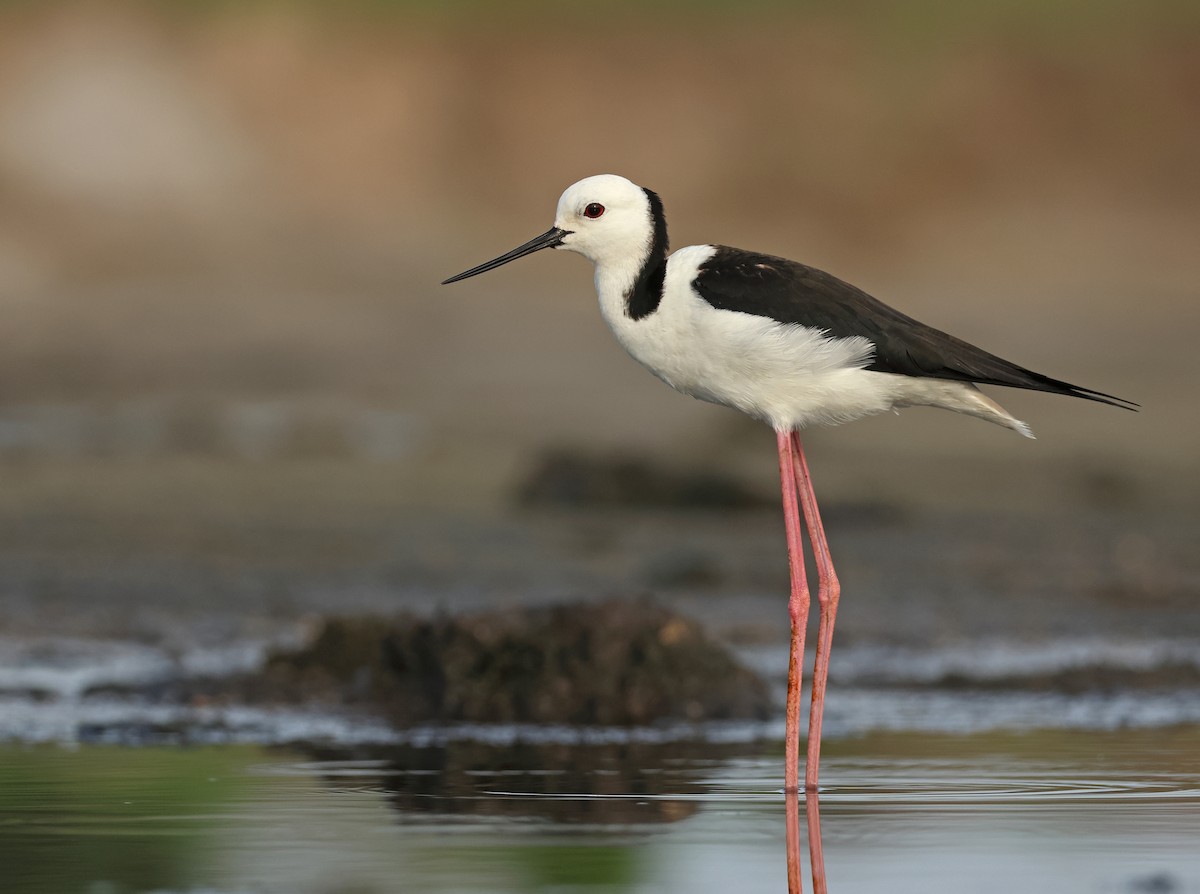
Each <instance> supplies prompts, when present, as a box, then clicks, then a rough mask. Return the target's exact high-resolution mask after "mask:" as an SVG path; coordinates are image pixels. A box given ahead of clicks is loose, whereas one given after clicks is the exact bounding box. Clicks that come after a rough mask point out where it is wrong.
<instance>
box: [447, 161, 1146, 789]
mask: <svg viewBox="0 0 1200 894" xmlns="http://www.w3.org/2000/svg"><path fill="white" fill-rule="evenodd" d="M544 248H562V249H566V250H568V251H573V252H577V253H579V254H581V255H583V256H584V257H585V258H587V259H588V260H590V261H591V262H592V263H593V264H595V267H596V291H597V293H598V294H599V296H600V312H601V314H602V315H603V316H604V320H605V322H607V323H608V325H609V328H611V329H612V331H613V333H614V334H615V335H616V337H617V340H618V341H619V342H620V343H621V344H622V345H623V346H624V347H625V349H626V350H627V351H628V352H629V353H630V354H632V355H633V357H634V358H635V359H636V360H638V361H639V362H641V363H642V364H643V365H644V366H646V367H647V368H648V369H649V370H650V371H651V372H652V373H654V375H656V376H658V377H659V378H660V379H662V380H663V381H664V382H666V383H667V384H668V385H670V386H671V387H672V388H675V389H677V390H679V391H682V392H683V393H684V394H690V395H691V396H693V397H697V398H700V399H701V400H706V401H711V402H713V403H717V404H724V405H726V406H730V407H734V408H735V409H738V410H741V411H742V412H744V413H747V414H749V415H750V416H753V417H754V418H756V419H760V420H762V421H763V422H766V423H767V424H768V425H770V426H771V427H772V428H773V429H774V430H775V435H776V442H777V443H776V446H777V448H778V451H779V471H780V478H781V483H782V488H783V505H784V521H785V525H786V533H787V545H788V556H789V561H790V565H791V580H792V587H791V598H790V600H789V603H788V608H789V614H790V616H791V625H792V630H791V633H792V637H791V660H790V665H789V668H788V694H787V734H786V760H787V766H786V770H785V790H786V791H788V792H795V791H797V790H798V788H799V758H800V678H801V665H802V663H803V656H804V633H805V628H806V622H807V618H808V608H809V590H808V582H807V580H806V577H805V570H804V552H803V545H802V536H803V535H802V531H801V519H800V511H801V510H803V513H804V520H805V522H806V524H807V528H808V537H809V541H810V542H811V543H812V548H813V553H814V554H815V556H816V565H817V575H818V585H817V602H818V604H819V607H820V624H819V627H818V633H817V657H816V666H815V668H814V671H813V692H812V704H811V708H810V712H809V719H808V755H807V764H806V770H805V788H806V789H808V790H809V791H815V790H816V788H817V771H818V761H819V759H820V747H821V718H822V715H823V711H824V705H825V684H826V679H827V677H828V672H829V649H830V644H831V642H832V638H833V624H834V619H835V617H836V614H837V605H838V597H839V595H840V592H841V588H840V585H839V584H838V579H837V574H836V572H835V571H834V568H833V560H832V559H831V558H830V555H829V546H828V543H827V542H826V539H825V530H824V528H823V526H822V525H821V517H820V514H819V512H818V511H817V499H816V496H815V495H814V493H813V487H812V482H811V480H810V478H809V474H808V464H807V462H806V460H805V457H804V450H803V448H802V446H801V444H800V430H801V429H802V428H804V427H805V426H808V425H813V424H824V425H831V424H837V423H842V422H849V421H851V420H853V419H858V418H861V417H863V416H870V415H873V414H876V413H883V412H885V411H888V410H893V409H896V408H899V407H908V406H929V407H941V408H942V409H945V410H953V411H955V412H957V413H966V414H967V415H970V416H976V417H978V418H980V419H985V420H987V421H988V422H994V423H996V424H997V425H1002V426H1004V427H1006V428H1011V429H1013V430H1014V431H1017V432H1019V433H1020V434H1022V435H1024V436H1026V437H1029V438H1032V437H1033V433H1032V432H1031V431H1030V430H1029V426H1027V425H1026V424H1025V423H1024V422H1021V421H1020V420H1019V419H1016V418H1015V417H1013V416H1012V415H1011V414H1010V413H1008V412H1007V411H1006V410H1005V409H1003V408H1002V407H1001V406H1000V405H999V404H997V403H995V402H994V401H992V400H990V399H989V398H988V397H986V396H984V394H983V393H982V392H981V391H980V390H979V389H978V388H977V387H976V385H977V384H984V385H1006V386H1009V387H1012V388H1027V389H1031V390H1034V391H1049V392H1051V393H1053V394H1065V395H1069V396H1071V397H1082V398H1084V399H1086V400H1093V401H1099V402H1100V403H1106V404H1112V405H1114V406H1119V407H1124V408H1125V409H1133V408H1135V407H1136V406H1137V405H1136V404H1133V403H1131V402H1130V401H1126V400H1122V399H1121V398H1117V397H1114V396H1112V395H1111V394H1104V393H1103V392H1100V391H1093V390H1092V389H1090V388H1081V387H1079V386H1077V385H1071V384H1068V383H1067V382H1063V381H1060V380H1058V379H1051V378H1049V377H1048V376H1044V375H1041V374H1040V373H1035V372H1032V371H1031V370H1028V369H1025V368H1023V367H1020V366H1017V365H1016V364H1014V363H1010V362H1008V361H1007V360H1002V359H1001V358H999V357H997V356H995V355H993V354H989V353H988V352H987V351H983V350H981V349H979V348H977V347H975V346H974V345H970V344H967V343H966V342H964V341H961V340H959V339H957V338H955V337H953V336H951V335H947V334H946V333H944V332H940V331H938V330H937V329H933V328H931V327H929V326H926V325H924V324H923V323H919V322H917V321H916V320H914V319H912V318H910V317H907V316H905V315H904V314H902V313H900V312H899V311H896V310H893V309H892V308H890V307H888V306H887V305H886V304H883V303H882V302H880V301H877V300H876V299H874V298H872V297H871V296H870V295H868V294H866V293H865V292H863V291H862V290H860V289H857V288H855V287H854V286H852V285H849V284H848V283H845V282H842V281H841V280H840V279H837V278H836V277H834V276H830V275H829V274H828V273H824V272H822V271H820V270H816V269H814V268H812V267H807V266H805V265H804V264H799V263H796V262H795V261H789V260H786V259H784V258H777V257H773V256H771V255H765V254H759V253H757V252H752V251H742V250H740V249H736V248H728V247H726V246H721V245H690V246H688V247H687V248H681V249H679V250H678V251H676V252H674V253H673V254H668V249H667V223H666V218H665V217H664V216H663V206H662V202H661V200H660V199H659V197H658V196H657V195H656V194H655V193H653V192H651V191H650V190H648V189H644V188H642V187H640V186H638V185H636V184H634V183H632V182H630V181H629V180H626V179H625V178H624V177H618V176H616V175H613V174H601V175H599V176H596V177H588V178H587V179H585V180H580V181H579V182H578V183H576V184H574V185H573V186H571V187H569V188H568V189H567V190H566V192H564V193H563V194H562V197H561V198H560V199H559V200H558V210H557V213H556V215H555V218H554V226H553V227H551V228H550V229H549V230H547V231H546V232H545V233H543V234H542V235H541V236H538V237H536V238H534V239H531V240H530V241H529V242H526V243H525V244H524V245H521V246H519V247H517V248H514V249H513V250H512V251H510V252H508V253H507V254H504V255H501V256H500V257H498V258H495V259H494V260H491V261H488V262H487V263H484V264H480V265H479V266H478V267H472V268H471V269H470V270H467V271H465V272H463V273H460V274H458V275H457V276H452V277H450V278H449V279H447V280H446V281H445V283H443V284H446V283H452V282H457V281H458V280H461V279H466V278H467V277H469V276H475V275H476V274H479V273H484V272H485V271H488V270H492V269H494V268H496V267H499V266H501V265H502V264H507V263H508V262H509V261H513V260H516V259H517V258H520V257H523V256H525V255H528V254H532V253H533V252H535V251H540V250H541V249H544Z"/></svg>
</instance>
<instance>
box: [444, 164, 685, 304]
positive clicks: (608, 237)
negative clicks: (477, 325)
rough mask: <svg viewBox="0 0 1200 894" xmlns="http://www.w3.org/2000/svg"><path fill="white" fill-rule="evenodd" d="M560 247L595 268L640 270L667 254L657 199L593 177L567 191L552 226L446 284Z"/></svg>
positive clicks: (625, 183)
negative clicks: (654, 257)
mask: <svg viewBox="0 0 1200 894" xmlns="http://www.w3.org/2000/svg"><path fill="white" fill-rule="evenodd" d="M543 248H563V249H566V250H567V251H573V252H577V253H578V254H581V255H583V256H584V257H585V258H587V259H588V260H589V261H591V262H592V263H594V264H596V265H597V266H604V265H619V266H625V267H628V266H632V267H633V269H635V270H636V269H637V268H638V267H640V266H641V265H642V264H643V263H644V261H645V260H646V258H647V257H648V255H649V253H650V252H652V251H653V252H658V253H660V254H663V255H665V253H666V248H667V225H666V222H665V220H664V219H663V213H662V203H661V202H660V201H659V199H658V196H657V195H655V194H654V193H652V192H651V191H650V190H648V189H643V188H642V187H640V186H638V185H637V184H636V183H633V182H632V181H630V180H626V179H625V178H624V177H618V176H617V175H616V174H597V175H596V176H594V177H586V178H584V179H583V180H580V181H579V182H578V183H574V184H572V185H571V186H568V187H567V189H566V191H565V192H563V194H562V196H561V197H560V198H559V200H558V209H557V211H556V212H555V215H554V226H553V227H551V228H550V229H549V230H547V231H546V232H545V233H543V234H542V235H541V236H537V237H535V238H533V239H531V240H529V241H528V242H526V243H525V244H524V245H520V246H518V247H517V248H514V249H513V250H512V251H510V252H508V253H507V254H503V255H501V256H500V257H498V258H494V259H493V260H491V261H487V262H485V263H483V264H480V265H479V266H478V267H472V268H471V269H470V270H466V271H464V272H463V273H460V274H458V275H457V276H452V277H450V278H449V279H447V280H445V282H444V283H443V285H445V284H446V283H452V282H458V281H459V280H460V279H466V278H467V277H469V276H475V275H477V274H479V273H485V272H486V271H488V270H494V269H495V268H496V267H499V266H501V265H502V264H507V263H508V262H509V261H515V260H516V259H517V258H520V257H524V256H525V255H527V254H532V253H533V252H535V251H540V250H541V249H543Z"/></svg>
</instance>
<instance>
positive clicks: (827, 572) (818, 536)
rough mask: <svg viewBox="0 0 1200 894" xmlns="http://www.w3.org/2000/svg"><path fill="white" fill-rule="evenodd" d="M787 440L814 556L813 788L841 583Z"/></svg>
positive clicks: (809, 779) (809, 783)
mask: <svg viewBox="0 0 1200 894" xmlns="http://www.w3.org/2000/svg"><path fill="white" fill-rule="evenodd" d="M791 442H792V448H793V449H792V459H793V462H794V463H795V467H796V469H795V477H796V479H797V484H798V489H799V491H800V505H801V506H803V507H804V517H805V520H806V521H807V522H808V539H809V541H810V542H811V543H812V548H813V554H814V555H815V556H816V560H817V581H818V584H817V603H818V605H819V608H820V611H821V623H820V626H819V627H818V629H817V663H816V667H815V668H814V669H813V692H812V705H811V706H810V708H809V713H808V760H807V763H806V765H805V769H804V788H805V789H806V790H807V791H810V792H815V791H816V790H817V773H818V770H819V768H820V762H821V719H822V717H823V716H824V714H825V683H826V682H827V681H828V679H829V648H830V646H831V645H833V622H834V620H835V619H836V618H837V606H838V599H839V597H840V596H841V594H842V586H841V584H839V583H838V579H837V572H836V571H834V570H833V558H832V557H831V556H830V555H829V544H828V542H827V541H826V540H825V528H824V526H823V525H822V524H821V513H820V512H819V511H818V510H817V496H816V494H814V493H813V487H812V479H811V478H810V477H809V474H808V462H807V461H806V460H805V459H804V448H803V447H802V446H801V444H800V433H799V432H792V433H791Z"/></svg>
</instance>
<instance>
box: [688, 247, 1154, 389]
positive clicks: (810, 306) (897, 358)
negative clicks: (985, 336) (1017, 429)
mask: <svg viewBox="0 0 1200 894" xmlns="http://www.w3.org/2000/svg"><path fill="white" fill-rule="evenodd" d="M694 286H695V289H696V291H697V292H698V293H699V294H700V297H701V298H703V299H704V300H705V301H706V302H708V303H709V304H711V305H712V306H713V307H716V308H719V309H721V310H733V311H739V312H741V313H748V314H754V315H755V316H760V317H769V318H770V319H772V320H776V321H778V322H780V323H794V324H797V325H800V326H806V327H809V328H812V329H820V330H823V331H825V332H827V333H828V334H829V335H832V336H835V337H838V338H848V337H851V336H860V337H862V338H865V339H867V340H868V341H870V342H871V343H872V344H873V345H874V346H875V352H874V355H873V357H872V359H871V362H870V363H869V364H867V366H866V367H865V368H866V369H869V370H874V371H876V372H887V373H896V374H898V375H903V376H916V377H925V378H933V379H955V380H958V381H963V382H975V383H978V384H983V385H1006V386H1008V387H1010V388H1028V389H1031V390H1034V391H1049V392H1052V393H1054V394H1066V395H1070V396H1071V397H1082V398H1084V399H1085V400H1094V401H1099V402H1100V403H1105V404H1111V405H1113V406H1116V407H1123V408H1124V409H1133V408H1135V407H1136V406H1137V404H1135V403H1132V402H1131V401H1127V400H1123V399H1122V398H1119V397H1114V396H1113V395H1111V394H1105V393H1104V392H1102V391H1093V390H1092V389H1090V388H1081V387H1079V386H1078V385H1072V384H1070V383H1069V382H1063V381H1060V380H1058V379H1052V378H1050V377H1049V376H1043V375H1042V374H1040V373H1035V372H1033V371H1032V370H1028V369H1025V368H1024V367H1021V366H1017V365H1016V364H1015V363H1010V362H1008V361H1007V360H1004V359H1001V358H1000V357H997V356H996V355H995V354H989V353H988V352H987V351H984V350H982V349H981V348H977V347H975V346H974V345H972V344H969V343H967V342H965V341H963V340H962V339H958V338H955V337H954V336H952V335H947V334H946V333H945V332H942V331H940V330H938V329H934V328H933V327H932V326H926V325H925V324H924V323H921V322H918V321H917V320H914V319H913V318H912V317H909V316H906V315H904V314H902V313H900V311H898V310H894V309H893V308H891V307H888V306H887V305H886V304H884V303H883V302H882V301H879V300H877V299H875V298H872V297H871V296H870V295H868V294H867V293H866V292H864V291H863V290H862V289H858V288H855V287H854V286H852V285H850V284H849V283H846V282H843V281H842V280H840V279H838V278H837V277H836V276H831V275H830V274H828V273H825V272H824V271H821V270H817V269H815V268H813V267H808V266H805V265H804V264H798V263H796V262H795V261H789V260H787V259H786V258H777V257H773V256H772V255H763V254H757V253H755V252H749V251H742V250H741V249H737V248H729V247H727V246H717V247H716V253H715V254H714V255H713V256H712V257H711V258H710V259H709V260H707V261H705V262H704V263H703V264H702V265H701V266H700V270H699V274H698V275H697V277H696V280H695V283H694Z"/></svg>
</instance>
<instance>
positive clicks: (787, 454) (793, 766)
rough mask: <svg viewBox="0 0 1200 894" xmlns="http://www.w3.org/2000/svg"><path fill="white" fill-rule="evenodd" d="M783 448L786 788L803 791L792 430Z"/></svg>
mask: <svg viewBox="0 0 1200 894" xmlns="http://www.w3.org/2000/svg"><path fill="white" fill-rule="evenodd" d="M775 438H776V446H777V447H778V449H779V479H780V485H781V489H782V491H783V523H784V528H785V530H786V532H787V546H788V562H789V564H790V566H791V576H792V591H791V597H790V598H789V600H788V615H789V617H790V618H791V624H792V645H791V653H790V658H789V661H788V688H787V727H786V732H785V735H784V760H785V762H786V763H785V766H784V774H783V780H784V791H785V792H798V791H799V790H800V681H801V671H802V669H803V667H804V632H805V630H806V628H807V627H808V604H809V596H808V578H807V576H806V575H805V571H804V541H803V539H802V538H803V533H802V531H803V525H802V523H801V521H800V505H799V502H798V498H797V493H798V491H797V482H796V461H795V455H794V453H793V450H794V446H793V439H792V434H791V432H787V431H780V432H776V433H775Z"/></svg>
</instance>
